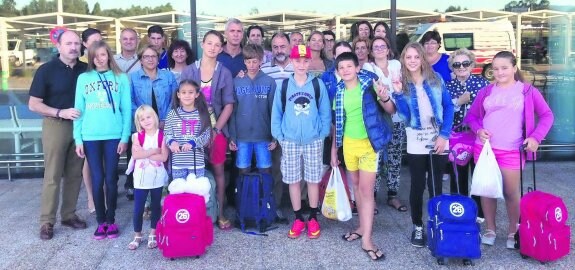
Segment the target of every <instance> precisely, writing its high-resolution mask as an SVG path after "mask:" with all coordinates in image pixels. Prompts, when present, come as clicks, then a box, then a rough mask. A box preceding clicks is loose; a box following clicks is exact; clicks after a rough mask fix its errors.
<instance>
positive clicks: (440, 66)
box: [432, 53, 451, 82]
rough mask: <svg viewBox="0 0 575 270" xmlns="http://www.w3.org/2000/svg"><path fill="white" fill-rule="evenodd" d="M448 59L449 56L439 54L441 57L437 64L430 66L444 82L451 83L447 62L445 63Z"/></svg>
mask: <svg viewBox="0 0 575 270" xmlns="http://www.w3.org/2000/svg"><path fill="white" fill-rule="evenodd" d="M448 59H449V55H447V54H445V53H443V54H441V57H440V58H439V60H438V61H437V63H435V64H433V66H432V67H433V71H435V72H437V73H439V75H441V78H442V79H443V81H444V82H448V81H451V69H449V62H448V61H447V60H448Z"/></svg>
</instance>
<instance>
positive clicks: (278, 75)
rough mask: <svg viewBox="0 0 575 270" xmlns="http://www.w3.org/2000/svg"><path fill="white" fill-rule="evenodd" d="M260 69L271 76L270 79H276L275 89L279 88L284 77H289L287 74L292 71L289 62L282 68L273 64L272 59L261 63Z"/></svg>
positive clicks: (290, 73)
mask: <svg viewBox="0 0 575 270" xmlns="http://www.w3.org/2000/svg"><path fill="white" fill-rule="evenodd" d="M261 69H262V71H263V72H264V73H265V74H267V75H268V76H270V77H272V79H274V80H275V81H276V85H277V88H276V89H280V88H281V84H282V81H283V80H284V79H287V78H289V76H290V75H292V74H293V72H294V69H293V65H292V63H291V62H289V63H288V64H287V66H286V67H285V68H283V67H281V66H279V65H274V64H273V61H272V62H269V63H265V64H263V65H262V68H261Z"/></svg>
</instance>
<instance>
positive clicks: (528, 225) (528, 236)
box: [515, 145, 571, 263]
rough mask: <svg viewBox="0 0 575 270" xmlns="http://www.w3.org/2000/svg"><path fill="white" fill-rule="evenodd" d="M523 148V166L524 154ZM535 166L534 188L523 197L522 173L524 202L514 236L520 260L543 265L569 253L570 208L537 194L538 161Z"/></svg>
mask: <svg viewBox="0 0 575 270" xmlns="http://www.w3.org/2000/svg"><path fill="white" fill-rule="evenodd" d="M524 150H525V145H523V146H521V148H520V151H519V152H520V163H521V164H523V151H524ZM532 164H533V188H531V187H529V188H528V193H527V194H525V195H524V196H523V170H521V173H520V175H521V176H520V178H521V196H522V197H521V201H520V206H519V209H520V217H521V218H520V221H519V229H518V232H517V233H516V234H515V240H516V242H515V248H519V253H520V254H521V257H522V258H524V259H526V258H527V257H531V258H533V259H535V260H537V261H539V262H541V263H546V262H550V261H555V260H558V259H560V258H562V257H564V256H566V255H567V254H569V250H570V242H571V227H570V226H569V225H567V224H566V222H567V218H568V211H567V207H566V206H565V203H564V202H563V200H562V199H561V198H560V197H558V196H555V195H553V194H550V193H545V192H541V191H538V190H536V181H535V160H533V161H532Z"/></svg>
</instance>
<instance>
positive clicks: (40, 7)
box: [21, 0, 57, 15]
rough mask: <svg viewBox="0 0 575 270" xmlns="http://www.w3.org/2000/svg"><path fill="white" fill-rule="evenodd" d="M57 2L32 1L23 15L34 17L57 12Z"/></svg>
mask: <svg viewBox="0 0 575 270" xmlns="http://www.w3.org/2000/svg"><path fill="white" fill-rule="evenodd" d="M56 5H57V4H56V2H55V1H46V0H32V1H31V2H30V4H28V5H26V6H24V7H23V8H22V11H21V13H22V15H33V14H41V13H49V12H55V11H56V9H57V6H56Z"/></svg>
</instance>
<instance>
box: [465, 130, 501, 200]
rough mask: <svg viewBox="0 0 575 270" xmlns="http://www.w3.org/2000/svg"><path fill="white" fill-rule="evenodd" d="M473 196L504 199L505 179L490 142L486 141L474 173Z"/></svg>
mask: <svg viewBox="0 0 575 270" xmlns="http://www.w3.org/2000/svg"><path fill="white" fill-rule="evenodd" d="M470 193H471V195H477V196H481V197H487V198H503V178H502V176H501V170H499V165H498V164H497V160H496V159H495V154H494V153H493V149H492V148H491V144H490V143H489V140H486V141H485V144H484V145H483V149H482V150H481V154H479V159H478V160H477V165H476V166H475V170H474V171H473V177H472V182H471V192H470Z"/></svg>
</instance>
